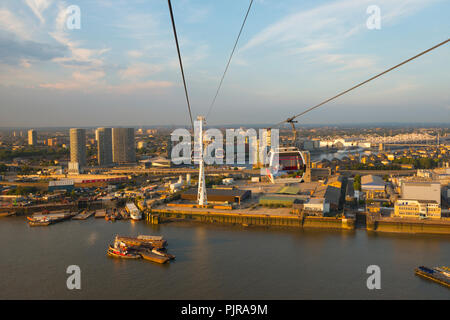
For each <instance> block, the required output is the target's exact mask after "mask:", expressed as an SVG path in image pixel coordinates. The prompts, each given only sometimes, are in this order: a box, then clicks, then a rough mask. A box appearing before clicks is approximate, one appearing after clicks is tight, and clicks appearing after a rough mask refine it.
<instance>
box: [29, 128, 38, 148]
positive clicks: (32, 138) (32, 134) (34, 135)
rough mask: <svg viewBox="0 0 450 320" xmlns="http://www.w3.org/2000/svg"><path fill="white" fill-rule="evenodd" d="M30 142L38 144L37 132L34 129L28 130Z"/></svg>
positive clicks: (30, 143) (33, 144)
mask: <svg viewBox="0 0 450 320" xmlns="http://www.w3.org/2000/svg"><path fill="white" fill-rule="evenodd" d="M28 144H29V145H30V146H35V145H36V144H37V132H36V131H35V130H33V129H31V130H28Z"/></svg>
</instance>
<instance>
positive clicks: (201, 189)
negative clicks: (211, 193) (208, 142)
mask: <svg viewBox="0 0 450 320" xmlns="http://www.w3.org/2000/svg"><path fill="white" fill-rule="evenodd" d="M197 121H198V122H199V128H198V129H199V130H198V136H197V137H196V139H197V143H198V146H199V148H198V150H197V151H198V154H197V156H198V161H199V171H198V192H197V204H199V205H201V206H203V205H207V204H208V197H207V195H206V182H205V162H204V159H203V123H204V122H205V118H204V117H202V116H198V117H197Z"/></svg>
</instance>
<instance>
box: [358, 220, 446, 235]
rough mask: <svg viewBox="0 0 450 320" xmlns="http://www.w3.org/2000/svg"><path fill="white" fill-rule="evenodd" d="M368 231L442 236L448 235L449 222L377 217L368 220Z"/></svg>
mask: <svg viewBox="0 0 450 320" xmlns="http://www.w3.org/2000/svg"><path fill="white" fill-rule="evenodd" d="M366 226H367V230H368V231H375V232H390V233H410V234H416V233H418V234H442V235H450V220H442V219H439V220H432V219H430V220H415V219H405V218H388V217H379V218H377V219H374V220H371V219H368V220H367V222H366Z"/></svg>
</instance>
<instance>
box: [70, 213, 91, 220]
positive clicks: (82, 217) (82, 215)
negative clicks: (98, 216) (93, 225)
mask: <svg viewBox="0 0 450 320" xmlns="http://www.w3.org/2000/svg"><path fill="white" fill-rule="evenodd" d="M94 213H95V211H83V212H82V213H80V214H78V215H76V216H75V217H73V218H72V219H73V220H86V219H87V218H89V217H91V216H92V215H93V214H94Z"/></svg>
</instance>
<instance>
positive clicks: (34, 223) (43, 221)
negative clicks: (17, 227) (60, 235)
mask: <svg viewBox="0 0 450 320" xmlns="http://www.w3.org/2000/svg"><path fill="white" fill-rule="evenodd" d="M27 219H28V224H29V225H30V227H41V226H48V225H50V224H51V223H52V220H51V219H49V218H48V217H41V218H30V217H27Z"/></svg>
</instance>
